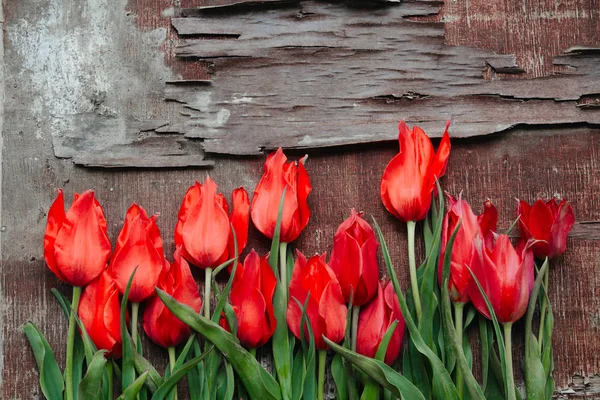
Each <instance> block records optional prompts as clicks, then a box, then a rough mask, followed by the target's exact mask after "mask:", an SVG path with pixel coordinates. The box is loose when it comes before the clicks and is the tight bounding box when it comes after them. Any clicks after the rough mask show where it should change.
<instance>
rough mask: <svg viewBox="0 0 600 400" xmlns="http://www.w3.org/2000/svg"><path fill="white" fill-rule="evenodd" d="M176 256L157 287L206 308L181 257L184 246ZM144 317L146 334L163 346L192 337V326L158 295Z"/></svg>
mask: <svg viewBox="0 0 600 400" xmlns="http://www.w3.org/2000/svg"><path fill="white" fill-rule="evenodd" d="M173 258H174V261H173V263H171V264H170V267H169V268H168V269H165V270H163V273H162V274H161V276H160V279H159V281H158V284H157V286H158V287H159V288H160V289H161V290H163V291H165V292H166V293H168V294H169V295H171V296H172V297H173V298H174V299H175V300H177V301H178V302H180V303H182V304H185V305H188V306H190V307H191V308H193V309H194V311H196V312H200V309H201V308H202V299H201V298H200V291H199V290H198V286H197V285H196V281H195V280H194V277H193V276H192V273H191V272H190V267H189V265H188V263H187V262H186V261H185V259H184V258H183V257H181V248H178V249H177V250H176V251H175V254H174V255H173ZM167 265H168V262H167ZM136 275H137V274H136ZM143 320H144V331H145V332H146V335H148V337H149V338H150V340H152V341H153V342H154V343H156V344H157V345H159V346H162V347H165V348H173V347H176V346H177V345H179V344H181V343H182V342H183V341H185V340H186V339H187V338H188V337H189V336H190V328H189V327H188V326H187V325H186V324H185V323H183V322H181V321H180V320H179V319H178V318H177V317H175V315H173V314H172V313H171V311H169V309H168V308H167V307H166V306H165V305H164V303H163V302H162V301H161V300H160V299H159V298H158V297H156V296H153V297H151V298H150V299H149V300H148V303H147V304H146V306H145V309H144V315H143ZM170 351H171V350H170Z"/></svg>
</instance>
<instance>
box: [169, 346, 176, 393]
mask: <svg viewBox="0 0 600 400" xmlns="http://www.w3.org/2000/svg"><path fill="white" fill-rule="evenodd" d="M168 351H169V365H170V367H171V375H173V370H174V369H175V363H176V362H177V358H176V355H175V347H169V349H168ZM171 390H172V391H173V393H174V394H173V400H177V384H175V386H173V389H171Z"/></svg>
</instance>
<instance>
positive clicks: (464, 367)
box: [442, 220, 485, 400]
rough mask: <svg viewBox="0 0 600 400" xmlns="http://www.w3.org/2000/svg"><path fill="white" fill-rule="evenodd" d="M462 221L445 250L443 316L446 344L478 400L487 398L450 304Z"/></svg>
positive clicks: (465, 381)
mask: <svg viewBox="0 0 600 400" xmlns="http://www.w3.org/2000/svg"><path fill="white" fill-rule="evenodd" d="M461 223H462V220H461V221H458V224H456V228H454V232H452V236H450V239H449V240H448V245H447V246H446V250H445V252H444V266H443V271H442V317H443V318H444V330H445V333H446V338H447V340H446V344H447V345H449V347H450V348H451V349H452V350H453V351H454V355H455V357H456V365H457V367H458V369H459V370H460V372H461V374H462V376H463V380H464V384H465V386H466V387H467V389H468V390H469V393H470V394H471V398H472V399H476V400H485V396H484V394H483V391H482V390H481V388H480V387H479V384H478V383H477V380H476V379H475V377H474V376H473V373H472V371H471V368H470V366H469V362H468V361H467V358H466V356H465V353H464V350H463V338H462V337H458V333H457V332H456V329H455V328H454V324H453V323H452V308H451V305H450V293H449V290H448V286H449V283H450V260H451V258H452V247H453V246H454V240H455V239H456V235H457V233H458V230H459V229H460V226H461ZM469 350H470V348H469Z"/></svg>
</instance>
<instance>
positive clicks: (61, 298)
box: [50, 288, 71, 320]
mask: <svg viewBox="0 0 600 400" xmlns="http://www.w3.org/2000/svg"><path fill="white" fill-rule="evenodd" d="M50 292H51V293H52V294H53V295H54V297H56V300H57V301H58V304H59V305H60V308H61V309H62V311H63V313H64V314H65V317H67V320H68V319H69V317H70V316H71V302H70V301H69V299H67V298H66V297H65V295H64V294H62V293H61V292H60V291H59V290H58V289H56V288H52V289H50Z"/></svg>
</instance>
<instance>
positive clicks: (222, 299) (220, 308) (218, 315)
mask: <svg viewBox="0 0 600 400" xmlns="http://www.w3.org/2000/svg"><path fill="white" fill-rule="evenodd" d="M231 232H232V234H233V249H234V253H233V254H235V257H234V258H232V259H231V262H232V263H233V268H232V269H231V274H230V275H229V279H228V280H227V284H226V285H225V288H224V289H223V292H221V294H220V295H219V298H218V301H217V306H216V307H215V311H214V312H213V315H212V321H213V322H215V323H219V319H220V318H221V313H222V312H223V308H224V307H225V304H226V303H227V299H228V298H229V292H231V286H232V285H233V278H234V277H235V272H236V271H237V266H238V262H237V261H238V256H237V251H238V247H237V238H236V236H235V229H233V225H231ZM213 282H214V283H216V274H213Z"/></svg>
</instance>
